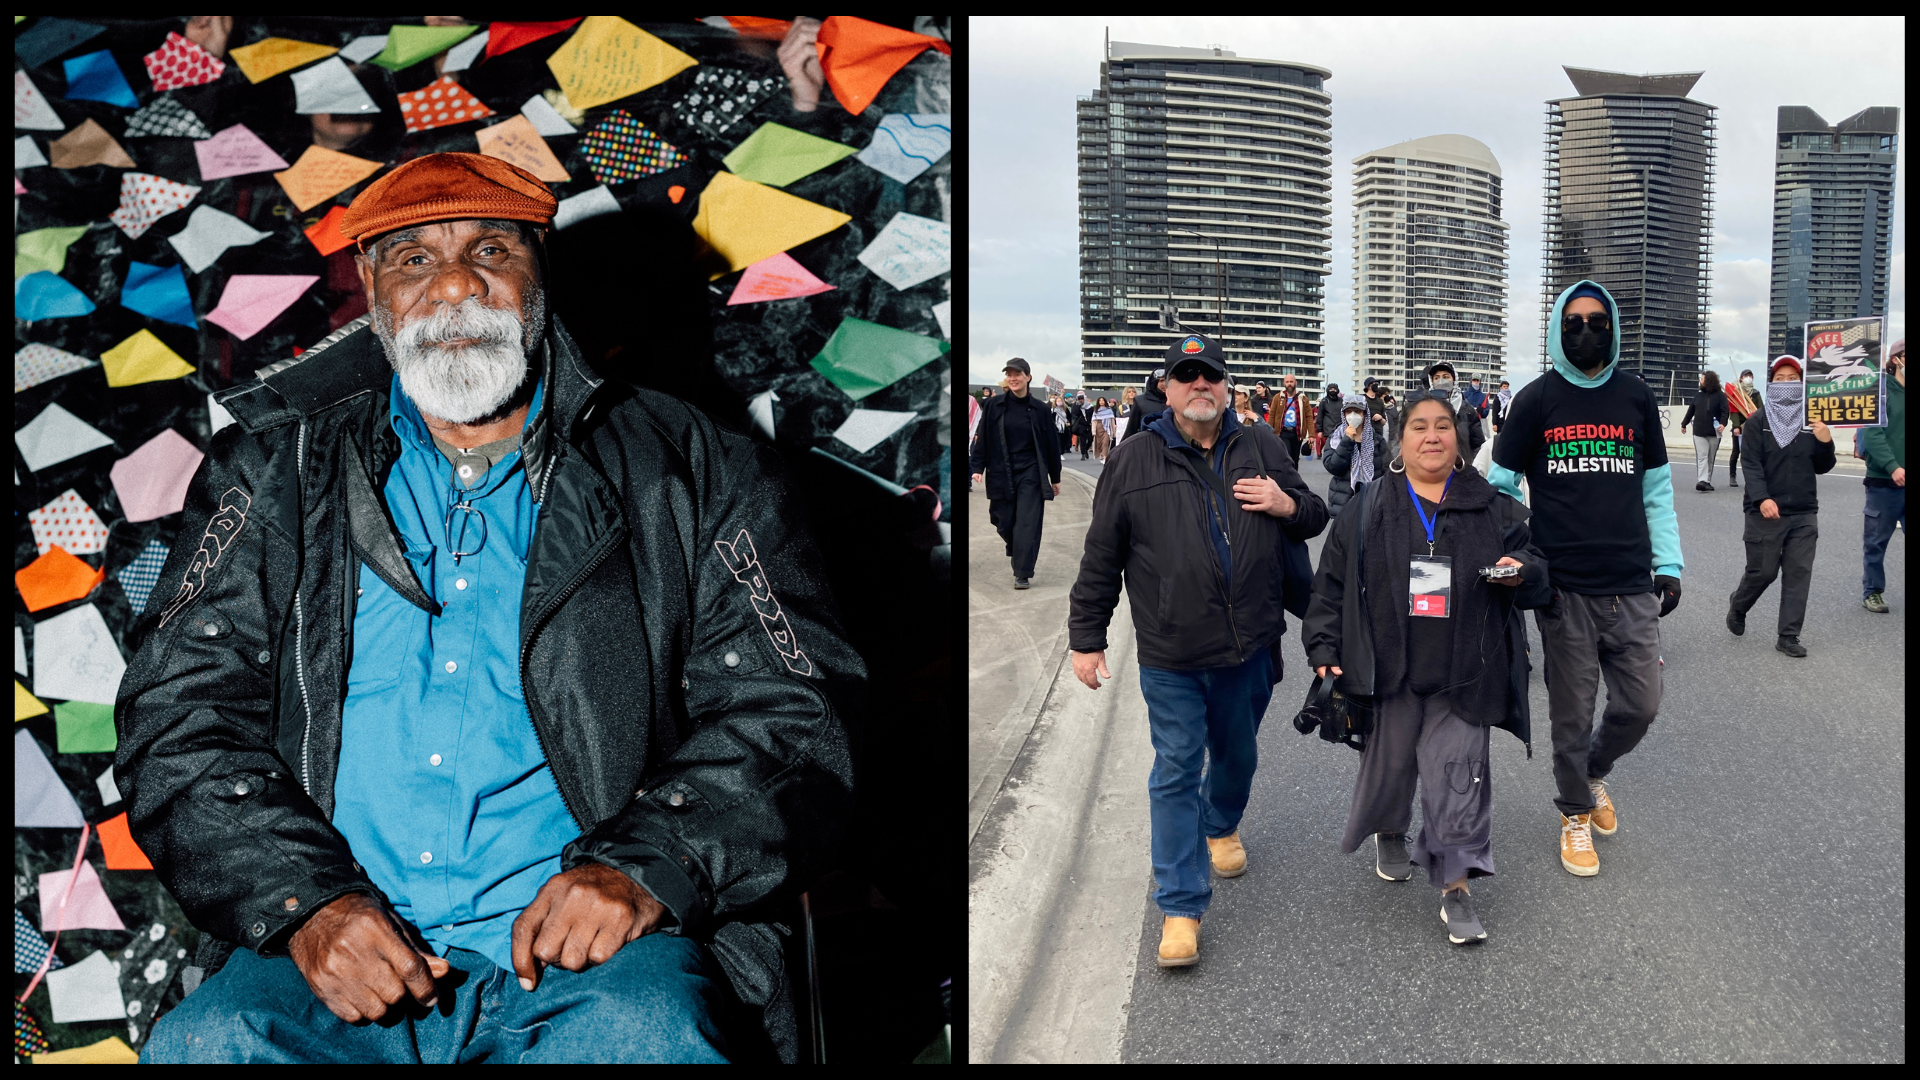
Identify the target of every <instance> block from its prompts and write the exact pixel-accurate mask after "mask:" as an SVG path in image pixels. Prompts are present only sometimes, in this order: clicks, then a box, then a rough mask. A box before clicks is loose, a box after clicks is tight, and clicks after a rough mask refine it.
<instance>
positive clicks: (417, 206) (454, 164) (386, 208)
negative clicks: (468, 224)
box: [340, 154, 560, 244]
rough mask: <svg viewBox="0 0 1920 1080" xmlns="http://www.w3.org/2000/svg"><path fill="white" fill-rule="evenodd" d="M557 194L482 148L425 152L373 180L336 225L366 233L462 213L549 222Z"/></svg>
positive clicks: (358, 235)
mask: <svg viewBox="0 0 1920 1080" xmlns="http://www.w3.org/2000/svg"><path fill="white" fill-rule="evenodd" d="M559 205H560V200H558V199H556V198H554V197H553V192H551V191H548V190H547V185H545V184H543V183H541V182H540V181H539V180H538V179H537V178H535V177H534V175H533V174H532V173H530V172H527V171H526V170H525V169H522V168H519V167H517V166H514V165H511V164H508V163H507V162H505V161H502V160H500V159H499V158H496V157H488V156H486V155H485V154H428V155H427V156H426V157H420V158H415V159H413V160H412V161H409V162H407V163H406V164H405V165H402V166H400V167H399V168H397V169H395V170H393V171H392V172H390V173H388V174H387V175H385V176H383V177H381V178H380V179H378V180H375V181H374V182H373V183H372V184H369V185H368V186H367V190H365V191H363V192H361V193H360V197H359V198H357V199H355V200H353V205H352V206H349V207H347V212H346V215H345V216H343V217H342V218H341V219H340V231H341V233H343V234H345V235H346V236H347V237H348V238H349V239H351V240H353V241H354V242H355V243H356V244H358V243H360V242H361V241H363V240H365V239H366V238H368V237H372V236H378V235H380V234H381V233H387V232H392V231H393V230H395V229H404V228H406V227H408V226H409V225H424V224H426V223H427V222H430V221H454V220H458V219H461V218H499V219H502V220H505V221H530V222H533V223H535V224H537V225H551V224H553V214H554V210H555V209H556V208H557V207H558V206H559Z"/></svg>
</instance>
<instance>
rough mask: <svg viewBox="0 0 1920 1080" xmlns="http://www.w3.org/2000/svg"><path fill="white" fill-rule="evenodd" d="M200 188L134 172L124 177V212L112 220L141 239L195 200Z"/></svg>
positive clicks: (121, 196) (121, 187)
mask: <svg viewBox="0 0 1920 1080" xmlns="http://www.w3.org/2000/svg"><path fill="white" fill-rule="evenodd" d="M198 194H200V189H199V188H197V187H194V186H193V185H192V184H182V183H178V182H176V181H173V180H169V179H167V178H166V177H164V176H155V175H154V174H153V173H143V172H130V173H122V174H121V175H120V209H118V210H115V211H114V212H113V213H112V214H110V215H108V219H109V220H111V221H112V222H113V223H114V224H115V225H118V226H120V231H121V232H123V233H126V234H127V235H128V236H129V237H132V238H133V239H136V240H138V239H139V238H140V237H141V236H143V235H145V234H146V231H147V230H148V229H151V228H153V223H154V222H156V221H159V220H160V219H161V218H163V217H166V216H167V215H168V214H171V213H173V212H174V211H175V210H178V209H180V208H181V207H183V206H185V205H187V204H188V203H190V202H192V201H193V198H194V196H196V195H198Z"/></svg>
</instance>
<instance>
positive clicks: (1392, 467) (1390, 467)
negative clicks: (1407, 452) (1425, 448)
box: [1387, 454, 1407, 473]
mask: <svg viewBox="0 0 1920 1080" xmlns="http://www.w3.org/2000/svg"><path fill="white" fill-rule="evenodd" d="M1396 466H1397V468H1396ZM1387 471H1388V472H1391V473H1403V472H1406V471H1407V465H1406V462H1404V461H1401V460H1400V455H1399V454H1395V455H1393V460H1392V461H1389V462H1387Z"/></svg>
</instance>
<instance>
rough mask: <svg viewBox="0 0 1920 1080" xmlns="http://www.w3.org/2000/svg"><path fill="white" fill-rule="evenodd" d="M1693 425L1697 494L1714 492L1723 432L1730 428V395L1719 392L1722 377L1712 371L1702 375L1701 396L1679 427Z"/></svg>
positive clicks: (1697, 397)
mask: <svg viewBox="0 0 1920 1080" xmlns="http://www.w3.org/2000/svg"><path fill="white" fill-rule="evenodd" d="M1688 424H1692V425H1693V462H1694V474H1695V476H1694V484H1693V490H1695V491H1712V490H1713V459H1714V458H1716V457H1718V456H1719V454H1720V429H1721V428H1724V427H1726V426H1727V395H1726V394H1725V393H1724V392H1722V391H1721V389H1720V376H1718V375H1716V374H1714V373H1713V372H1711V371H1703V372H1701V373H1700V392H1699V393H1698V394H1695V395H1694V398H1693V403H1692V404H1690V405H1688V406H1687V414H1686V415H1685V416H1682V417H1681V418H1680V426H1681V427H1686V426H1687V425H1688Z"/></svg>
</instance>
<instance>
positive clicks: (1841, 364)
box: [1806, 316, 1887, 428]
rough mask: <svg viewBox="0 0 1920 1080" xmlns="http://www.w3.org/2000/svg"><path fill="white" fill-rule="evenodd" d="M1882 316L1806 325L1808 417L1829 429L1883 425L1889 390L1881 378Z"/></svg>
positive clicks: (1819, 321)
mask: <svg viewBox="0 0 1920 1080" xmlns="http://www.w3.org/2000/svg"><path fill="white" fill-rule="evenodd" d="M1885 324H1886V320H1885V319H1883V318H1880V317H1878V316H1876V317H1874V318H1870V319H1815V320H1812V321H1809V322H1808V323H1807V330H1806V335H1807V336H1806V342H1807V349H1806V361H1807V371H1806V379H1807V419H1808V420H1809V421H1813V420H1820V421H1824V422H1825V423H1826V425H1827V426H1828V427H1839V428H1862V427H1885V426H1886V424H1887V410H1886V403H1887V400H1886V399H1887V389H1886V384H1885V381H1884V380H1882V379H1881V377H1880V362H1881V357H1880V342H1881V340H1882V338H1883V337H1884V333H1883V332H1884V330H1885V328H1886V327H1885Z"/></svg>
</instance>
